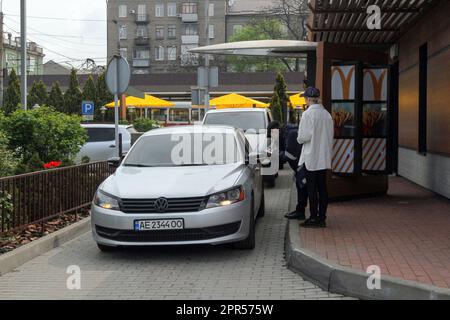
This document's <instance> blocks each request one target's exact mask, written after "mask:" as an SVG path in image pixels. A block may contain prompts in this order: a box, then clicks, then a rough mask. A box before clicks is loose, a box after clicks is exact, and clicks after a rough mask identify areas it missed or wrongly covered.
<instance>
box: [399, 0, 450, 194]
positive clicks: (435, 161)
mask: <svg viewBox="0 0 450 320" xmlns="http://www.w3.org/2000/svg"><path fill="white" fill-rule="evenodd" d="M449 16H450V1H442V2H440V3H439V4H438V5H437V6H436V7H435V8H433V9H432V10H431V11H430V12H429V13H427V14H426V15H425V16H424V17H422V18H421V20H420V21H418V22H417V23H415V24H414V27H412V28H411V29H410V30H409V31H408V32H407V33H406V34H405V35H404V36H403V37H402V38H401V39H400V41H399V68H400V79H399V166H398V172H399V174H400V175H402V176H404V177H406V178H408V179H410V180H412V181H414V182H416V183H418V184H420V185H422V186H424V187H426V188H428V189H431V190H433V191H435V192H437V193H440V194H442V195H444V196H446V197H448V198H450V19H449V18H448V17H449ZM425 43H428V72H427V78H428V80H427V121H426V123H427V131H426V132H427V139H426V141H427V152H426V153H425V154H419V153H418V151H419V150H418V148H419V48H420V46H422V45H423V44H425Z"/></svg>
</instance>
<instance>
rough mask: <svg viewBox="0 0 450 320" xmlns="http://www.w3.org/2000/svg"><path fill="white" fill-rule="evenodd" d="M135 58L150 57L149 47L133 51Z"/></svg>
mask: <svg viewBox="0 0 450 320" xmlns="http://www.w3.org/2000/svg"><path fill="white" fill-rule="evenodd" d="M133 58H134V59H150V50H149V49H134V53H133Z"/></svg>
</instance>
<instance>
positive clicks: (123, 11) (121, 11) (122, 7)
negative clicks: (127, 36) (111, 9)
mask: <svg viewBox="0 0 450 320" xmlns="http://www.w3.org/2000/svg"><path fill="white" fill-rule="evenodd" d="M126 17H127V5H126V4H121V5H120V6H119V18H126Z"/></svg>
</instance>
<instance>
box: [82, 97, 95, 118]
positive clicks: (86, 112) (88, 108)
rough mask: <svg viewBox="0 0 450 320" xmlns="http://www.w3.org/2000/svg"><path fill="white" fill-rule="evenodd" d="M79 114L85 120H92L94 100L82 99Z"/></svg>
mask: <svg viewBox="0 0 450 320" xmlns="http://www.w3.org/2000/svg"><path fill="white" fill-rule="evenodd" d="M81 115H82V116H83V120H85V121H92V120H94V102H92V101H83V102H82V103H81Z"/></svg>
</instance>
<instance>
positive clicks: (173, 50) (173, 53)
mask: <svg viewBox="0 0 450 320" xmlns="http://www.w3.org/2000/svg"><path fill="white" fill-rule="evenodd" d="M167 60H169V61H175V60H177V47H175V46H173V47H168V48H167Z"/></svg>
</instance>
